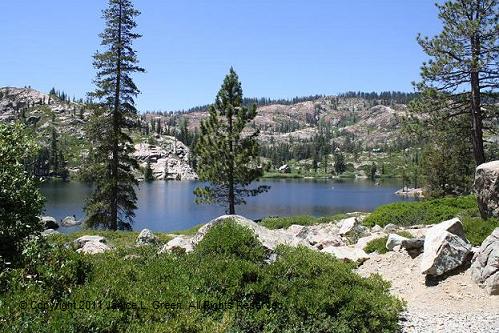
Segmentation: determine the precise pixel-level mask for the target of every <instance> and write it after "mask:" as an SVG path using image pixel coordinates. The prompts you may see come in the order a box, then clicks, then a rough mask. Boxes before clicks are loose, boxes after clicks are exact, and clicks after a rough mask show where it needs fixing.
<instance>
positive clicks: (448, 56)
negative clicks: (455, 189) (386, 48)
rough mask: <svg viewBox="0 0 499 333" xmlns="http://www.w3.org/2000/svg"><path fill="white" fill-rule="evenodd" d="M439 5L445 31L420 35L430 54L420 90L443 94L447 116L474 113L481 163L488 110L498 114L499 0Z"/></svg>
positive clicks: (475, 152) (474, 139) (474, 138)
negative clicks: (433, 35) (484, 124)
mask: <svg viewBox="0 0 499 333" xmlns="http://www.w3.org/2000/svg"><path fill="white" fill-rule="evenodd" d="M437 7H438V9H439V17H440V19H441V20H442V21H443V31H442V32H441V33H440V34H439V35H438V36H436V37H434V38H431V39H429V38H428V37H421V36H418V42H419V44H420V45H421V46H422V48H423V50H424V51H425V52H426V53H427V54H428V55H429V56H430V57H431V61H429V62H428V63H424V64H423V67H422V71H421V76H422V79H423V81H422V82H421V83H420V84H419V89H420V90H421V91H422V92H423V93H427V95H428V96H436V97H437V98H438V95H439V94H444V97H445V98H446V99H447V100H448V101H447V103H446V104H447V106H448V107H447V111H448V112H447V113H446V114H445V115H444V117H443V118H442V120H444V121H446V120H447V119H449V118H454V117H457V116H459V115H462V114H468V115H469V117H468V119H469V120H467V122H468V124H469V125H468V126H469V127H471V128H472V131H471V133H470V134H471V139H472V140H471V142H472V145H473V156H474V159H475V163H476V164H477V165H479V164H482V163H484V162H485V160H486V157H485V151H484V143H483V119H484V117H486V116H487V112H489V113H493V112H496V107H494V104H495V103H496V102H497V93H494V90H496V89H497V88H498V87H499V66H498V58H499V46H498V39H499V31H498V24H497V22H498V20H499V7H498V2H497V0H451V1H447V2H446V3H444V4H443V5H438V4H437ZM436 106H440V103H436ZM434 110H436V108H431V109H430V111H434ZM487 110H488V111H487ZM459 119H462V118H459ZM463 134H464V133H463Z"/></svg>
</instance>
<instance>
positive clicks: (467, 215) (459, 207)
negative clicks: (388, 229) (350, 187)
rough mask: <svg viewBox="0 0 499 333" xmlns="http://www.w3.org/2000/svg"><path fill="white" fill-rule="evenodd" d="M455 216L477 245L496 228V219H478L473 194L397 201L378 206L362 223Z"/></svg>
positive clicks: (426, 222) (415, 221)
mask: <svg viewBox="0 0 499 333" xmlns="http://www.w3.org/2000/svg"><path fill="white" fill-rule="evenodd" d="M454 217H459V218H460V219H461V221H462V222H463V226H464V231H465V233H466V237H467V238H468V240H469V241H470V243H471V244H473V245H475V246H478V245H480V244H481V243H482V242H483V240H484V239H485V238H486V237H487V236H488V235H490V234H491V233H492V231H493V230H494V229H495V228H497V227H499V219H496V218H490V219H488V220H486V221H484V220H482V219H481V218H480V214H479V211H478V206H477V203H476V198H475V197H474V196H471V195H470V196H461V197H446V198H442V199H431V200H423V201H413V202H397V203H392V204H388V205H384V206H381V207H378V208H377V209H376V210H375V211H374V212H373V213H372V214H370V215H369V216H368V217H367V218H366V219H365V220H364V224H365V225H366V226H369V227H372V226H374V225H376V224H377V225H379V226H382V227H383V226H385V225H387V224H390V223H392V224H396V225H400V226H410V225H418V224H424V225H430V224H437V223H440V222H443V221H445V220H449V219H451V218H454Z"/></svg>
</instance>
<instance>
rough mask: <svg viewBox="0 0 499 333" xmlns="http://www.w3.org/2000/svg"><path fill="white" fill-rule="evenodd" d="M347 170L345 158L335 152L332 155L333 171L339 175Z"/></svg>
mask: <svg viewBox="0 0 499 333" xmlns="http://www.w3.org/2000/svg"><path fill="white" fill-rule="evenodd" d="M346 170H347V167H346V164H345V156H343V154H342V153H341V152H336V153H335V154H334V171H336V174H337V175H339V174H341V173H343V172H345V171H346Z"/></svg>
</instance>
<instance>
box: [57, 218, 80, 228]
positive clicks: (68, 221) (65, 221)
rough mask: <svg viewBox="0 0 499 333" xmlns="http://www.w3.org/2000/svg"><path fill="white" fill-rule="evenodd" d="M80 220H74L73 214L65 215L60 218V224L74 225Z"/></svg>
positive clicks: (65, 225)
mask: <svg viewBox="0 0 499 333" xmlns="http://www.w3.org/2000/svg"><path fill="white" fill-rule="evenodd" d="M81 222H82V221H78V220H76V218H75V217H74V216H66V217H65V218H64V219H63V220H62V222H61V226H63V227H74V226H77V225H80V224H81Z"/></svg>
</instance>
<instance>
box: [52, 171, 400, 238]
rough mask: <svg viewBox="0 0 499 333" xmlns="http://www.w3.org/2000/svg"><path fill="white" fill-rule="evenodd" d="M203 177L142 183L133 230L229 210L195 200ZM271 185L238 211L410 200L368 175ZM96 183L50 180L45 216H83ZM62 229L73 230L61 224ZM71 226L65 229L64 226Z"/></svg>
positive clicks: (172, 226) (347, 207)
mask: <svg viewBox="0 0 499 333" xmlns="http://www.w3.org/2000/svg"><path fill="white" fill-rule="evenodd" d="M199 184H200V183H199V182H188V181H180V182H174V181H171V182H163V181H156V182H151V183H141V184H140V186H139V189H138V191H137V197H138V209H137V211H136V218H135V222H134V225H133V228H134V230H141V229H143V228H149V229H151V230H152V231H165V232H169V231H175V230H182V229H187V228H190V227H192V226H194V225H197V224H200V223H205V222H207V221H209V220H210V219H212V218H214V217H217V216H220V215H222V214H224V213H225V208H224V207H220V206H211V205H197V204H195V203H194V194H193V190H194V188H195V187H196V186H197V185H199ZM260 184H265V185H269V186H271V189H270V191H269V192H267V193H263V194H261V195H259V196H257V197H253V198H249V199H248V200H247V205H245V206H238V207H237V208H236V213H237V214H240V215H244V216H246V217H248V218H251V219H260V218H263V217H267V216H289V215H304V214H306V215H314V216H325V215H332V214H336V213H344V212H353V211H372V210H373V209H374V208H376V207H378V206H380V205H383V204H387V203H390V202H394V201H404V200H410V199H407V198H405V199H404V198H401V197H399V196H396V195H395V194H394V192H395V191H396V190H398V189H400V188H401V187H402V185H401V183H400V182H399V181H396V180H390V181H382V182H381V184H380V185H375V184H374V183H373V182H371V181H368V180H348V181H338V180H312V179H310V180H309V179H276V180H265V181H261V182H256V185H260ZM90 191H91V188H90V187H89V186H87V185H85V184H82V183H77V182H70V183H62V182H46V183H44V184H42V192H43V193H44V194H45V196H46V198H47V202H46V206H45V213H44V214H45V215H49V216H53V217H55V218H56V219H57V220H60V219H62V218H64V217H65V216H70V215H75V216H76V217H77V218H79V219H80V218H83V217H84V212H83V209H82V208H83V205H84V202H85V200H86V197H87V195H88V194H89V193H90ZM61 229H62V230H61V231H63V232H64V231H73V230H74V228H73V229H69V228H61ZM64 229H66V230H64Z"/></svg>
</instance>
